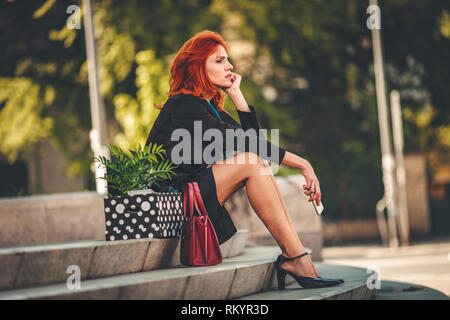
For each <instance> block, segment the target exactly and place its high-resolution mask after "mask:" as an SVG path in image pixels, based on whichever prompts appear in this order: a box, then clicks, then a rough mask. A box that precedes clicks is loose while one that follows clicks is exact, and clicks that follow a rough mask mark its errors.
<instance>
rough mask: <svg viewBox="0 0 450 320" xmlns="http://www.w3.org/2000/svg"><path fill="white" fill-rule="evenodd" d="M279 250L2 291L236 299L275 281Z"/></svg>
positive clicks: (1, 295)
mask: <svg viewBox="0 0 450 320" xmlns="http://www.w3.org/2000/svg"><path fill="white" fill-rule="evenodd" d="M279 253H280V250H279V249H278V248H276V247H260V248H251V249H247V250H246V252H245V253H244V254H243V255H240V256H237V257H233V258H226V259H224V261H223V262H222V263H221V264H218V265H215V266H209V267H185V266H178V267H173V268H170V269H160V270H152V271H145V272H139V273H133V274H124V275H116V276H111V277H107V278H103V279H93V280H83V279H81V288H80V289H74V290H70V289H68V288H67V285H66V283H65V282H63V283H59V284H54V285H47V286H41V287H34V288H25V289H15V290H10V291H3V292H0V299H8V300H15V299H89V300H91V299H125V300H127V299H172V300H173V299H178V300H179V299H232V298H237V297H238V296H239V295H242V294H249V293H254V292H259V291H261V290H267V289H269V288H270V287H271V286H273V282H272V281H269V280H271V279H272V276H271V273H273V267H272V265H273V264H274V262H275V260H276V257H277V255H278V254H279Z"/></svg>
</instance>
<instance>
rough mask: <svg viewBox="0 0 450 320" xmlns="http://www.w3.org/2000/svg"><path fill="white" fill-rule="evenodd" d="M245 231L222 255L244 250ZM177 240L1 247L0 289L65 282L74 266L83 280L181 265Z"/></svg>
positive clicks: (223, 245) (228, 255)
mask: <svg viewBox="0 0 450 320" xmlns="http://www.w3.org/2000/svg"><path fill="white" fill-rule="evenodd" d="M247 236H248V231H247V230H238V232H237V233H236V234H235V235H234V236H233V237H232V238H231V239H229V240H228V241H227V242H225V243H223V244H222V246H221V251H222V255H223V257H224V258H228V257H233V256H237V255H239V254H241V253H243V251H244V247H245V242H246V240H247ZM179 244H180V239H179V238H170V239H140V240H119V241H105V240H90V241H78V242H67V243H59V244H46V245H35V246H27V247H14V248H5V249H0V270H2V272H1V273H0V290H6V289H14V288H24V287H31V286H37V285H45V284H51V283H57V282H61V281H66V279H67V278H68V277H69V276H70V274H69V273H67V268H68V267H69V266H71V265H76V266H78V267H79V268H80V272H81V278H82V279H95V278H102V277H107V276H112V275H118V274H127V273H136V272H141V271H148V270H154V269H159V268H167V267H173V266H178V265H180V258H179V256H180V251H179V250H180V245H179Z"/></svg>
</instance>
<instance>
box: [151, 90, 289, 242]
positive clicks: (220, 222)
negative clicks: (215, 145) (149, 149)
mask: <svg viewBox="0 0 450 320" xmlns="http://www.w3.org/2000/svg"><path fill="white" fill-rule="evenodd" d="M249 108H250V112H244V111H239V110H238V115H239V119H240V120H241V125H239V123H237V122H236V121H235V120H234V119H233V118H232V117H230V116H229V115H228V113H226V112H224V111H220V112H218V113H216V112H217V110H214V109H215V108H214V107H213V106H211V105H210V104H209V102H208V101H207V100H204V99H202V98H199V97H196V96H194V95H190V94H178V95H175V96H173V97H171V98H169V99H168V100H167V101H166V103H165V104H164V107H163V108H162V110H161V112H160V113H159V115H158V117H157V119H156V121H155V123H154V125H153V127H152V129H151V131H150V133H149V136H148V138H147V142H146V145H149V144H150V142H152V143H156V144H158V145H161V144H162V145H163V148H164V149H165V150H166V152H167V155H168V157H169V158H172V157H171V151H172V149H173V148H174V146H175V145H176V144H178V141H173V140H172V139H171V136H172V132H173V130H175V129H179V128H183V129H187V130H189V132H191V133H193V132H194V129H193V122H194V121H201V122H202V126H203V129H205V130H206V129H209V128H216V129H219V130H220V131H221V132H222V133H223V137H226V135H225V130H226V129H239V128H240V129H243V130H247V129H250V128H252V129H255V130H258V129H259V124H258V121H257V119H256V114H255V109H254V107H253V106H251V105H249ZM191 138H192V139H193V138H194V134H193V135H192V136H191ZM257 139H258V143H266V144H267V147H268V148H269V149H266V150H272V153H271V154H270V155H269V156H268V155H265V154H262V155H260V156H261V157H262V158H265V159H267V160H269V161H274V162H276V163H278V164H280V163H281V161H282V160H283V157H284V154H285V152H286V150H285V149H284V148H281V147H279V146H277V145H275V144H272V143H271V142H269V141H267V140H265V138H264V137H263V136H258V137H257ZM260 140H261V141H260ZM193 141H194V140H192V144H191V145H194V144H193V143H194V142H193ZM207 144H208V143H205V141H202V151H203V150H204V148H205V147H206V145H207ZM224 145H226V141H225V139H224ZM231 145H232V146H233V150H226V148H224V149H223V152H224V156H223V158H224V159H225V158H227V156H226V155H231V152H232V153H233V155H234V151H238V152H245V151H250V148H249V143H248V142H247V141H246V144H245V149H244V150H239V149H237V148H236V147H235V144H234V143H233V144H231ZM270 148H272V149H270ZM258 151H259V150H258ZM190 157H191V159H190V160H191V161H188V162H187V163H181V164H177V163H175V164H176V165H177V166H178V168H176V169H175V170H174V171H175V173H176V174H175V176H173V177H172V179H171V180H165V181H162V182H160V186H159V187H158V186H155V187H153V189H154V190H155V191H157V192H177V191H178V192H184V190H185V188H186V186H187V183H188V182H192V181H197V183H198V186H199V189H200V193H201V195H202V199H203V201H204V203H205V207H206V210H207V212H208V215H209V218H210V219H211V222H212V224H213V226H214V229H215V230H216V234H217V238H218V241H219V244H222V243H224V242H225V241H227V240H228V239H230V238H231V237H232V236H233V235H234V234H235V233H236V231H237V230H236V227H235V225H234V223H233V221H232V219H231V217H230V214H229V213H228V211H227V210H226V208H225V206H221V205H220V203H219V201H218V199H217V187H216V183H215V180H214V175H213V172H212V164H208V163H204V162H203V160H202V163H201V164H195V163H196V162H195V161H193V160H194V159H193V158H194V155H192V154H191V155H190Z"/></svg>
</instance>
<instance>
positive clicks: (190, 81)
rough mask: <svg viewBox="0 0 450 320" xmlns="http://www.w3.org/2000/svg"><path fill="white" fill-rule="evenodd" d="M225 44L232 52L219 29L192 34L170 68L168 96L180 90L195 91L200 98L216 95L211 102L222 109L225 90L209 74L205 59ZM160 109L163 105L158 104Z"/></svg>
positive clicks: (194, 93)
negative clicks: (218, 31) (218, 86)
mask: <svg viewBox="0 0 450 320" xmlns="http://www.w3.org/2000/svg"><path fill="white" fill-rule="evenodd" d="M219 45H222V46H223V47H224V49H225V51H226V52H227V54H228V52H229V48H228V45H227V44H226V43H225V40H224V39H223V38H222V36H221V35H219V34H218V33H217V32H214V31H210V30H203V31H201V32H199V33H197V34H196V35H195V36H193V37H192V38H191V39H189V40H188V41H186V43H185V44H184V45H183V46H182V47H181V49H180V50H179V51H178V53H177V55H176V56H175V59H174V60H173V62H172V66H171V68H170V80H169V84H170V91H169V98H170V97H172V96H174V95H177V94H180V93H185V94H192V95H194V96H196V97H199V98H201V99H206V98H205V97H203V96H202V94H203V95H204V96H206V97H210V96H213V98H212V99H211V102H212V103H213V105H214V106H215V107H216V108H217V109H218V110H219V111H222V110H223V102H224V99H225V94H224V93H222V92H221V89H220V88H217V87H216V86H215V85H214V84H213V83H212V82H211V81H210V80H209V78H208V76H207V74H206V67H205V65H206V59H207V58H208V57H209V56H210V55H211V54H213V53H214V52H215V51H216V49H217V47H218V46H219ZM155 107H156V108H158V109H161V108H162V107H163V106H155Z"/></svg>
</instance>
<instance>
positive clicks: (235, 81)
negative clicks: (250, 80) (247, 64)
mask: <svg viewBox="0 0 450 320" xmlns="http://www.w3.org/2000/svg"><path fill="white" fill-rule="evenodd" d="M241 79H242V76H240V75H238V74H237V73H234V72H232V73H231V82H232V84H231V86H229V87H225V88H223V91H225V93H226V94H227V95H229V96H230V97H231V96H233V95H234V94H236V93H239V92H240V91H241V89H240V85H241Z"/></svg>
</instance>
